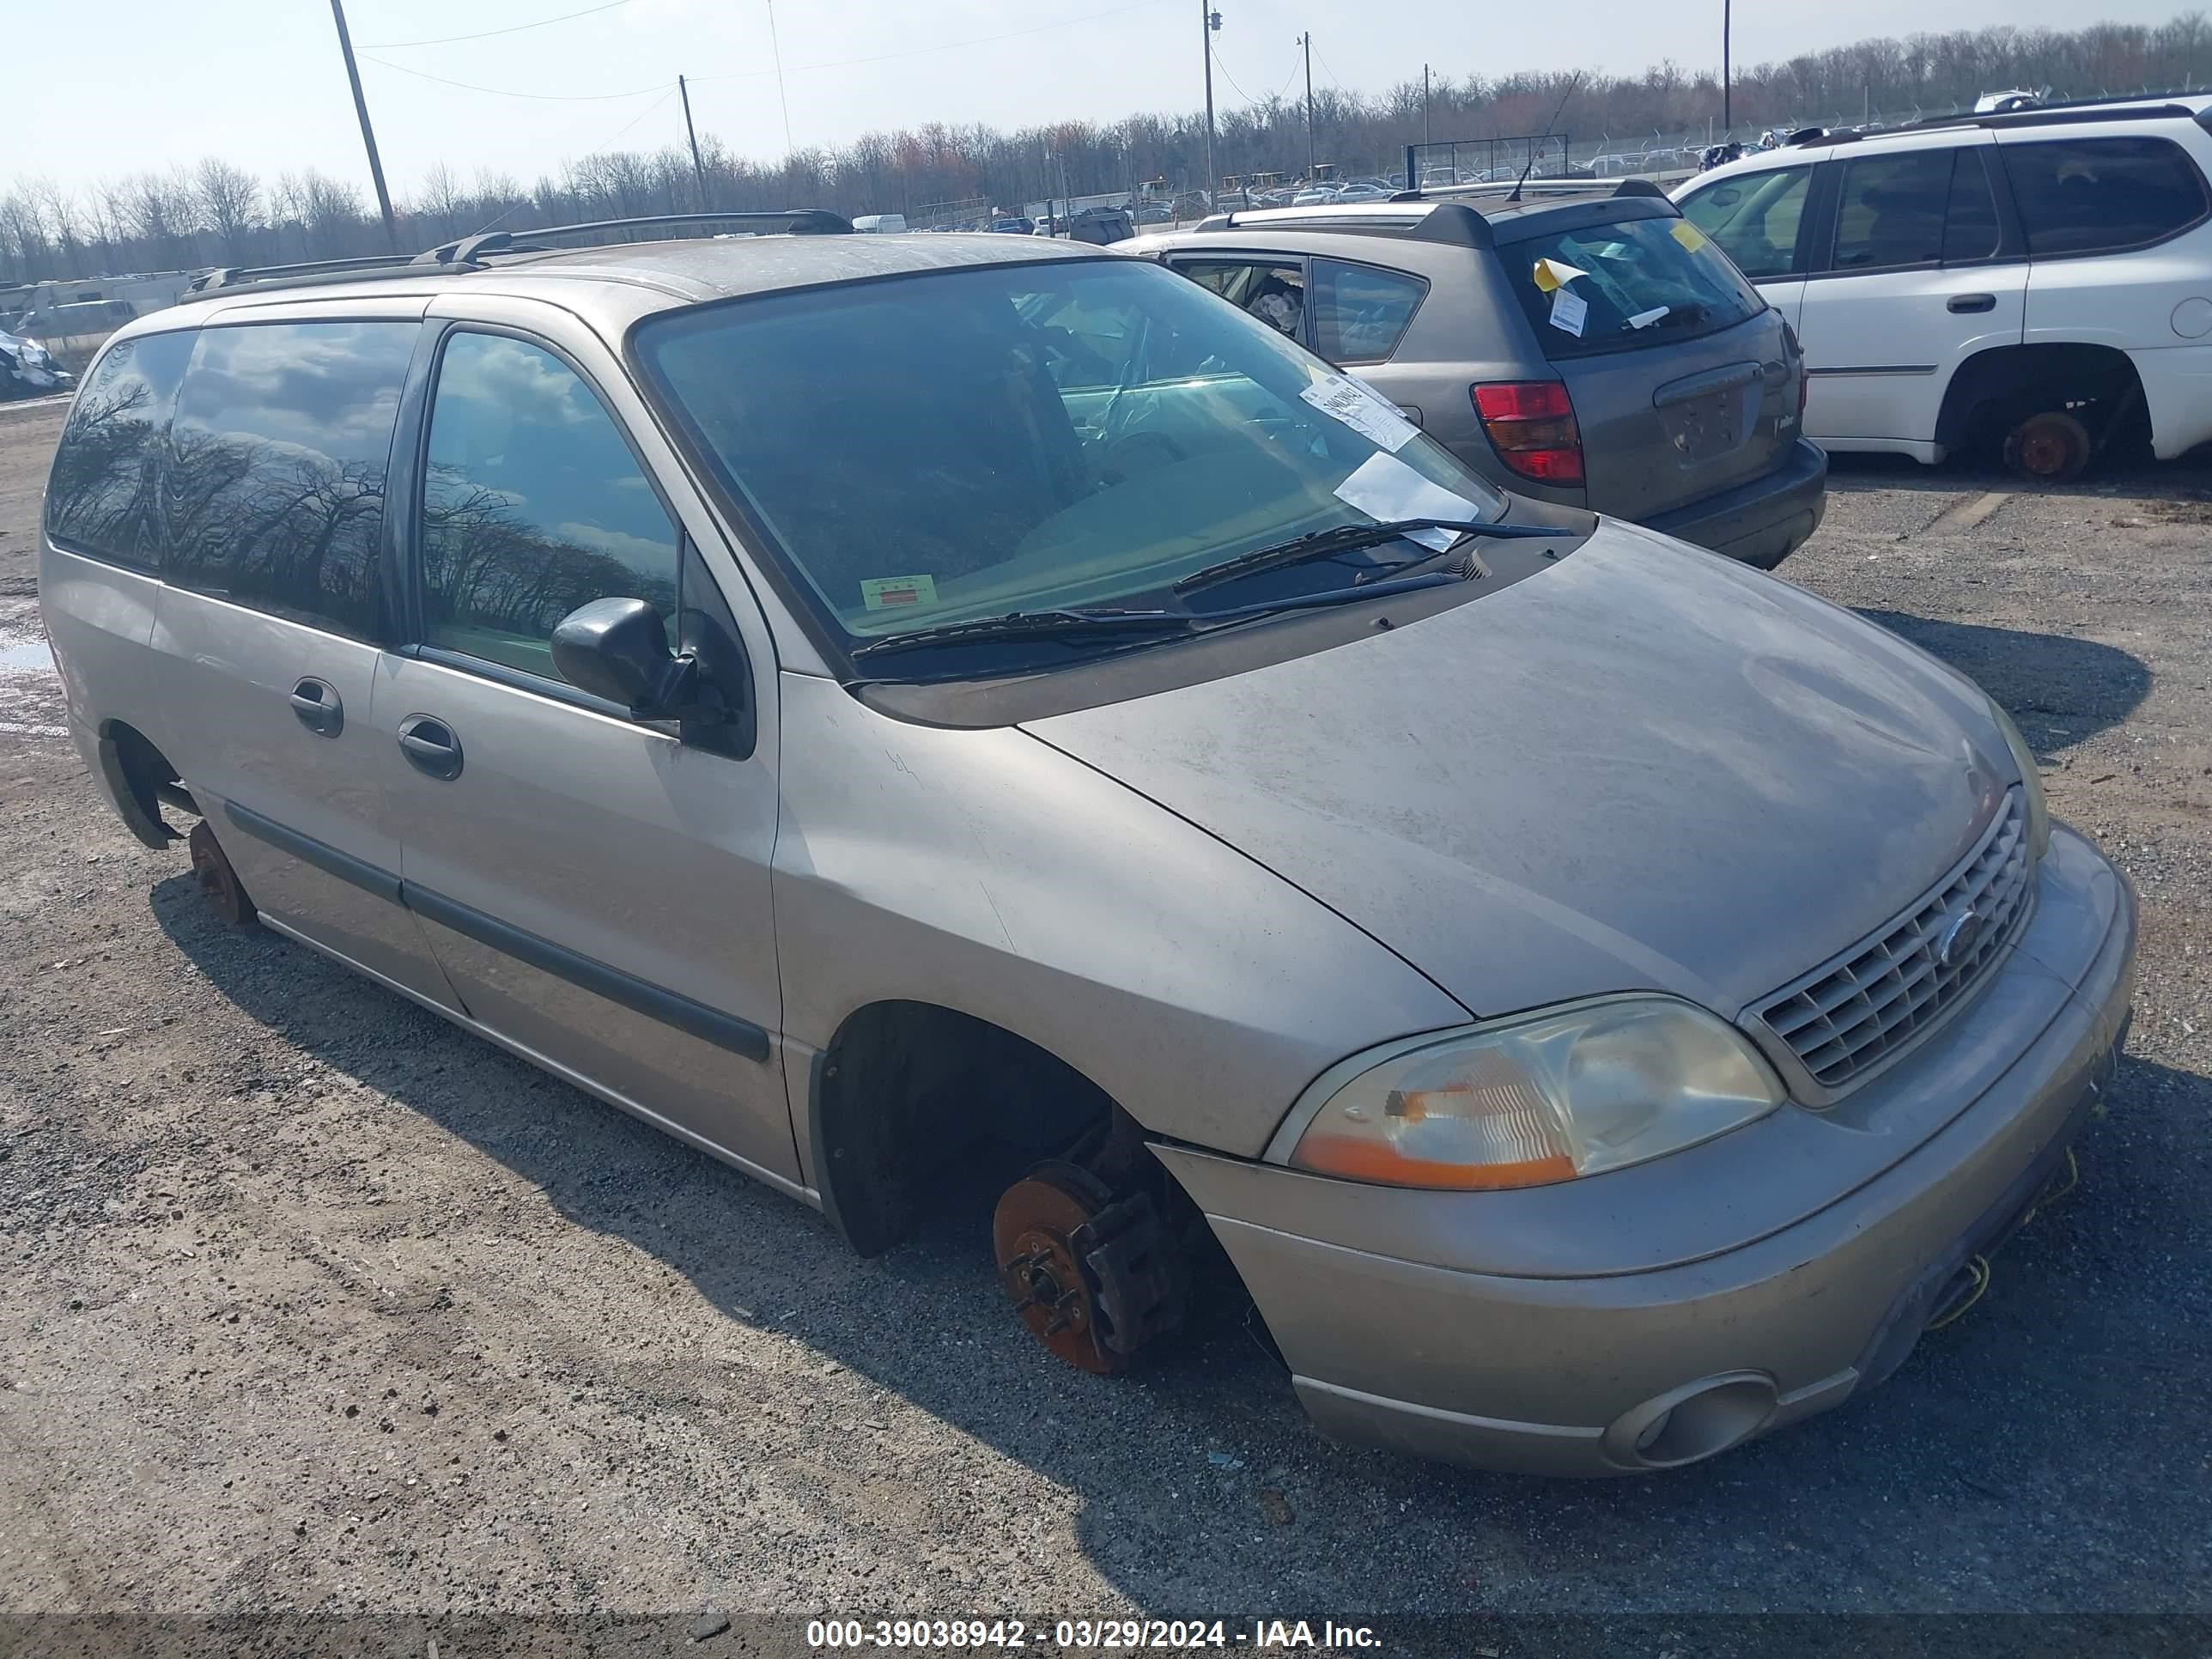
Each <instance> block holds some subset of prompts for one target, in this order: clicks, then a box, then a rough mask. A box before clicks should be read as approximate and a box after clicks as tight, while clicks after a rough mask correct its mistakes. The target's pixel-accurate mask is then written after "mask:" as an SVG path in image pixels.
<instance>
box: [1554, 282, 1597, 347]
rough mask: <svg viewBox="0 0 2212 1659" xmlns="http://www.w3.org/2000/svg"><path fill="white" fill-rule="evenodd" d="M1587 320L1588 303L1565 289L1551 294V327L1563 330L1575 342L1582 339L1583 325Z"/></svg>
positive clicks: (1556, 290) (1555, 290) (1580, 296)
mask: <svg viewBox="0 0 2212 1659" xmlns="http://www.w3.org/2000/svg"><path fill="white" fill-rule="evenodd" d="M1588 319H1589V301H1587V300H1585V299H1583V297H1582V295H1579V294H1570V293H1568V292H1567V290H1566V289H1563V288H1562V289H1553V292H1552V326H1553V328H1557V329H1563V330H1565V331H1566V332H1567V333H1569V334H1571V335H1573V336H1574V337H1575V338H1577V340H1579V339H1581V338H1582V337H1583V323H1584V322H1586V321H1587V320H1588Z"/></svg>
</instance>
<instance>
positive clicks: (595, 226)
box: [416, 208, 853, 265]
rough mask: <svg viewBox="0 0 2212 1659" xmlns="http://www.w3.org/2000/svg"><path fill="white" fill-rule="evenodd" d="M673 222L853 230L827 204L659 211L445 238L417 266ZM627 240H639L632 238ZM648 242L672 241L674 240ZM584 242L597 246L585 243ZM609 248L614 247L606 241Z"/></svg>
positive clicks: (802, 231)
mask: <svg viewBox="0 0 2212 1659" xmlns="http://www.w3.org/2000/svg"><path fill="white" fill-rule="evenodd" d="M671 225H714V226H724V227H727V228H730V229H733V230H735V229H743V230H746V231H750V232H751V233H753V234H756V235H759V234H769V235H774V234H776V233H778V232H781V233H783V234H787V235H792V236H842V235H848V234H851V233H852V229H853V222H852V221H851V220H850V219H848V218H846V217H844V216H842V214H836V213H831V212H829V210H827V209H824V208H785V209H781V210H775V211H769V212H758V211H750V212H744V213H656V214H650V215H647V216H643V217H640V218H631V219H591V220H586V221H585V222H582V223H580V224H574V225H541V226H534V227H532V228H530V229H528V230H483V231H478V232H477V234H475V235H473V236H464V237H461V238H459V240H455V241H451V242H443V243H441V244H440V245H439V246H436V247H433V248H428V249H426V250H425V251H424V252H421V253H419V254H417V255H416V264H428V265H435V264H464V265H465V264H471V263H472V262H474V261H477V260H479V259H481V258H483V256H484V255H485V254H487V253H542V252H551V251H552V249H551V248H550V246H549V244H550V241H551V240H552V239H554V238H556V237H563V236H583V235H604V234H607V233H609V232H611V231H635V230H658V229H662V228H666V227H669V226H671ZM624 240H629V241H635V240H640V239H638V238H636V237H628V238H625V239H624ZM647 240H677V239H675V238H651V239H647ZM584 246H587V247H588V246H593V244H592V243H589V242H586V243H585V244H584ZM606 246H615V244H607V245H606Z"/></svg>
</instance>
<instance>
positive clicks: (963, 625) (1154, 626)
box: [850, 609, 1197, 662]
mask: <svg viewBox="0 0 2212 1659" xmlns="http://www.w3.org/2000/svg"><path fill="white" fill-rule="evenodd" d="M1196 625H1197V623H1196V619H1195V618H1194V617H1192V616H1191V615H1190V614H1189V613H1188V612H1187V611H1109V610H1085V609H1065V610H1057V611H1008V612H1007V613H1006V615H1005V616H1003V617H975V618H974V619H973V620H971V621H968V622H957V623H941V624H939V626H938V627H935V628H917V629H915V630H914V631H913V632H912V633H910V634H893V635H890V636H888V637H887V638H884V639H880V640H870V641H868V642H867V643H866V644H865V645H856V646H854V647H853V649H852V651H851V653H850V654H851V656H852V658H853V659H854V661H855V662H858V661H860V659H862V658H864V657H888V656H891V655H894V654H896V653H898V652H901V651H920V650H923V649H926V648H927V647H930V646H933V645H957V644H958V643H960V642H961V641H964V640H1023V639H1048V638H1050V639H1076V638H1083V637H1086V636H1090V635H1099V634H1121V633H1129V632H1153V633H1158V632H1161V631H1173V632H1176V633H1187V632H1188V631H1189V630H1190V629H1192V628H1194V627H1195V626H1196Z"/></svg>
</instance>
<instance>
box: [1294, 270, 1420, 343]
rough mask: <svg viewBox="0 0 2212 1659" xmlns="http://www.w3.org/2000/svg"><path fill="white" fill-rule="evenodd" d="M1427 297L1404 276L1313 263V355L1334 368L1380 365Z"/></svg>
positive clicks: (1415, 281)
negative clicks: (1316, 355) (1348, 365)
mask: <svg viewBox="0 0 2212 1659" xmlns="http://www.w3.org/2000/svg"><path fill="white" fill-rule="evenodd" d="M1428 291H1429V285H1428V284H1427V283H1425V282H1424V281H1422V280H1421V279H1420V278H1419V276H1409V275H1407V273H1406V272H1404V271H1402V270H1377V269H1376V268H1375V267H1374V266H1373V265H1348V264H1339V263H1338V262H1337V261H1336V260H1334V259H1316V260H1315V261H1314V263H1313V325H1314V349H1315V350H1316V351H1318V352H1320V353H1321V355H1322V356H1324V357H1326V358H1328V360H1329V361H1330V362H1333V363H1376V362H1382V361H1383V359H1384V358H1386V357H1388V356H1389V355H1390V354H1391V353H1392V352H1393V351H1395V350H1396V349H1398V342H1399V341H1400V340H1401V339H1402V338H1403V337H1405V333H1406V327H1407V325H1408V324H1409V323H1411V322H1412V321H1413V313H1414V312H1415V311H1416V310H1418V309H1419V307H1420V303H1421V300H1422V298H1423V296H1424V295H1426V294H1427V293H1428Z"/></svg>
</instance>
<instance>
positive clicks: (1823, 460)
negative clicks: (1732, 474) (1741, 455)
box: [1639, 438, 1828, 570]
mask: <svg viewBox="0 0 2212 1659" xmlns="http://www.w3.org/2000/svg"><path fill="white" fill-rule="evenodd" d="M1827 510H1828V457H1827V454H1826V452H1825V451H1824V450H1822V449H1821V447H1820V446H1819V445H1818V444H1816V443H1814V442H1813V441H1811V440H1809V439H1806V438H1800V439H1798V440H1797V441H1796V445H1795V446H1794V447H1792V448H1791V450H1790V457H1789V459H1787V460H1785V461H1784V462H1783V464H1782V465H1780V466H1778V467H1776V468H1775V469H1774V471H1771V472H1769V473H1768V474H1767V475H1766V476H1765V477H1763V478H1754V479H1753V480H1752V481H1751V482H1750V483H1747V484H1742V485H1740V486H1739V487H1737V488H1736V489H1729V490H1723V491H1722V492H1721V493H1720V494H1719V495H1708V496H1706V497H1705V498H1704V499H1703V500H1702V501H1692V502H1691V503H1689V505H1687V506H1686V507H1676V508H1675V509H1674V511H1673V512H1671V513H1660V514H1659V515H1658V516H1657V517H1656V518H1652V519H1644V520H1639V522H1640V523H1641V524H1643V526H1644V528H1645V529H1647V530H1656V531H1657V532H1659V533H1660V534H1661V535H1662V536H1672V537H1673V538H1674V539H1675V540H1677V541H1684V542H1690V543H1692V544H1695V545H1697V546H1699V547H1705V548H1711V550H1713V551H1714V552H1716V553H1725V554H1726V555H1728V556H1729V558H1731V559H1741V561H1743V562H1744V563H1746V564H1748V565H1754V566H1756V567H1758V568H1759V569H1761V570H1771V569H1773V568H1774V567H1775V566H1776V565H1778V564H1780V563H1781V562H1782V561H1783V560H1784V559H1785V558H1787V557H1789V556H1790V554H1791V553H1793V552H1795V551H1796V550H1797V549H1798V548H1800V547H1802V545H1804V544H1805V543H1806V542H1808V541H1809V540H1810V539H1811V538H1812V535H1813V532H1814V531H1816V530H1818V529H1819V528H1820V520H1821V518H1822V516H1823V515H1824V514H1825V513H1826V512H1827Z"/></svg>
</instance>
